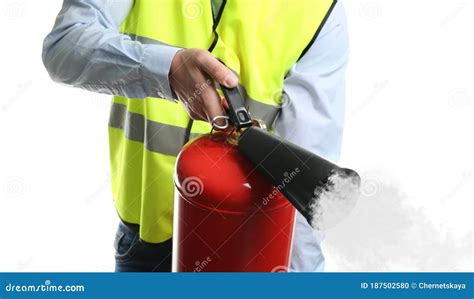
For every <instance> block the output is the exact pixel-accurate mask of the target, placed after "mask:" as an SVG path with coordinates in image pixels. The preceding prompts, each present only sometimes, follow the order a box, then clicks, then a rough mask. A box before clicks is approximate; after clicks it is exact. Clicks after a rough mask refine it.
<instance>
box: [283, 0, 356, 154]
mask: <svg viewBox="0 0 474 299" xmlns="http://www.w3.org/2000/svg"><path fill="white" fill-rule="evenodd" d="M348 53H349V41H348V33H347V23H346V17H345V13H344V9H343V6H342V4H341V1H338V2H337V4H336V5H335V6H334V8H333V11H332V12H331V14H330V16H329V17H328V19H327V21H326V23H325V24H324V25H323V27H322V29H321V32H320V33H319V35H318V36H317V38H316V40H315V42H314V44H313V45H312V46H311V47H310V49H309V50H308V51H307V52H306V54H304V56H303V57H302V58H301V59H300V60H299V61H298V62H297V63H296V64H295V65H294V66H293V67H292V69H291V70H290V72H289V74H288V76H287V77H286V79H285V82H284V97H285V98H284V99H283V107H282V109H281V111H280V115H279V116H278V118H277V119H276V121H275V124H274V129H275V133H276V134H277V135H279V136H281V137H283V138H285V139H287V140H290V141H291V142H293V143H295V144H298V145H300V146H302V147H304V148H306V149H308V150H310V151H312V152H314V153H316V154H318V155H320V156H323V157H325V158H327V159H330V160H332V161H337V160H338V159H339V155H340V149H341V143H342V131H343V123H344V97H345V68H346V64H347V59H348Z"/></svg>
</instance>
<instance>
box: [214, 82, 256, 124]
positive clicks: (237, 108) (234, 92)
mask: <svg viewBox="0 0 474 299" xmlns="http://www.w3.org/2000/svg"><path fill="white" fill-rule="evenodd" d="M221 89H222V92H223V93H224V97H225V99H226V100H227V103H228V104H229V108H228V109H226V113H227V116H229V121H230V122H231V124H232V125H233V126H234V127H235V129H236V130H240V129H242V128H246V127H250V126H252V124H253V122H252V117H251V116H250V113H249V112H248V111H247V108H245V105H244V98H243V96H242V94H241V93H240V91H239V89H238V88H237V87H235V88H227V87H225V86H222V85H221Z"/></svg>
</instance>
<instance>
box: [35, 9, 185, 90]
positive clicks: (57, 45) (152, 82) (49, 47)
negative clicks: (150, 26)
mask: <svg viewBox="0 0 474 299" xmlns="http://www.w3.org/2000/svg"><path fill="white" fill-rule="evenodd" d="M132 5H133V0H116V1H108V0H65V1H64V2H63V7H62V9H61V11H60V12H59V14H58V16H57V18H56V23H55V25H54V28H53V30H52V31H51V33H49V34H48V36H47V37H46V38H45V40H44V43H43V56H42V58H43V63H44V65H45V67H46V69H47V70H48V72H49V74H50V76H51V78H52V79H53V80H54V81H57V82H61V83H64V84H67V85H71V86H74V87H80V88H83V89H87V90H91V91H96V92H101V93H106V94H113V95H121V96H126V97H131V98H144V97H148V96H151V97H163V98H169V99H171V98H172V93H171V89H170V86H169V82H168V73H169V70H170V65H171V61H172V59H173V57H174V55H175V53H176V51H178V50H179V49H178V48H174V47H170V46H165V45H145V44H141V43H139V42H136V41H133V40H131V39H130V37H128V36H127V35H124V34H121V33H119V26H120V25H121V23H122V22H123V21H124V20H125V18H126V17H127V15H128V13H129V11H130V9H131V8H132Z"/></svg>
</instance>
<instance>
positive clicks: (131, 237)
mask: <svg viewBox="0 0 474 299" xmlns="http://www.w3.org/2000/svg"><path fill="white" fill-rule="evenodd" d="M114 247H115V271H116V272H171V253H172V240H171V239H169V240H167V241H165V242H163V243H157V244H154V243H148V242H145V241H143V240H141V239H140V234H139V227H138V225H136V224H125V223H124V222H120V224H119V227H118V229H117V233H116V235H115V242H114Z"/></svg>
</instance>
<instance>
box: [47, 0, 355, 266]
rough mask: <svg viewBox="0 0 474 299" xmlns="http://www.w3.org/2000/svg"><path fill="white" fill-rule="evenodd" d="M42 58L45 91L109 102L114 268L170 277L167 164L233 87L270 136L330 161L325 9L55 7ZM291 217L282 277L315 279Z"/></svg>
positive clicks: (332, 39)
mask: <svg viewBox="0 0 474 299" xmlns="http://www.w3.org/2000/svg"><path fill="white" fill-rule="evenodd" d="M42 59H43V62H44V65H45V67H46V69H47V71H48V72H49V74H50V77H51V78H52V79H53V80H54V81H57V82H60V83H63V84H66V85H70V86H73V87H78V88H82V89H86V90H90V91H93V92H99V93H105V94H110V95H113V101H112V106H111V112H110V121H109V143H110V159H111V176H112V192H113V199H114V202H115V207H116V210H117V212H118V215H119V217H120V219H121V221H120V224H119V228H118V230H117V233H116V237H115V249H116V253H115V260H116V271H170V270H171V238H172V217H173V205H172V204H173V187H174V186H173V167H174V163H175V161H176V155H177V154H178V153H179V151H180V149H181V147H182V146H183V144H184V143H186V142H187V141H188V140H189V138H190V137H193V136H196V135H199V134H203V133H208V132H209V131H210V128H211V126H210V124H209V123H210V122H212V120H213V119H215V118H216V117H218V116H222V115H225V113H224V107H225V105H226V103H225V101H223V99H222V97H221V96H220V95H219V93H218V92H217V91H216V87H217V86H218V85H224V86H227V87H229V88H231V87H238V88H239V89H241V90H242V92H243V93H244V94H245V98H246V105H247V106H248V107H249V111H250V113H251V114H252V116H253V117H254V118H257V119H262V120H263V121H264V122H265V123H266V124H267V127H268V128H271V129H272V130H273V131H274V133H275V134H278V135H279V136H281V137H283V138H286V139H288V140H289V141H291V142H293V143H296V144H298V145H300V146H303V147H305V148H307V149H308V150H310V151H312V152H314V153H316V154H318V155H320V156H324V157H326V158H327V159H330V160H332V161H336V160H337V159H338V157H339V153H340V148H341V139H342V130H343V119H344V91H345V88H344V84H345V68H346V64H347V59H348V33H347V24H346V19H345V13H344V9H343V6H342V4H341V3H340V2H337V1H333V0H300V1H292V2H288V1H266V0H262V1H250V0H239V1H236V0H227V1H224V0H210V1H205V0H176V1H174V0H173V1H171V0H159V1H150V0H135V1H134V0H114V1H111V0H64V2H63V6H62V9H61V11H60V12H59V14H58V16H57V18H56V22H55V24H54V27H53V29H52V31H51V32H50V33H49V34H48V35H47V36H46V38H45V40H44V45H43V54H42ZM323 269H324V255H323V253H322V251H321V236H318V235H316V234H314V232H313V230H312V229H311V228H310V227H309V225H308V224H307V222H306V220H305V219H304V218H303V217H302V216H301V215H300V214H299V213H298V214H297V216H296V225H295V234H294V240H293V249H292V256H291V264H290V271H305V272H312V271H323Z"/></svg>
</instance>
